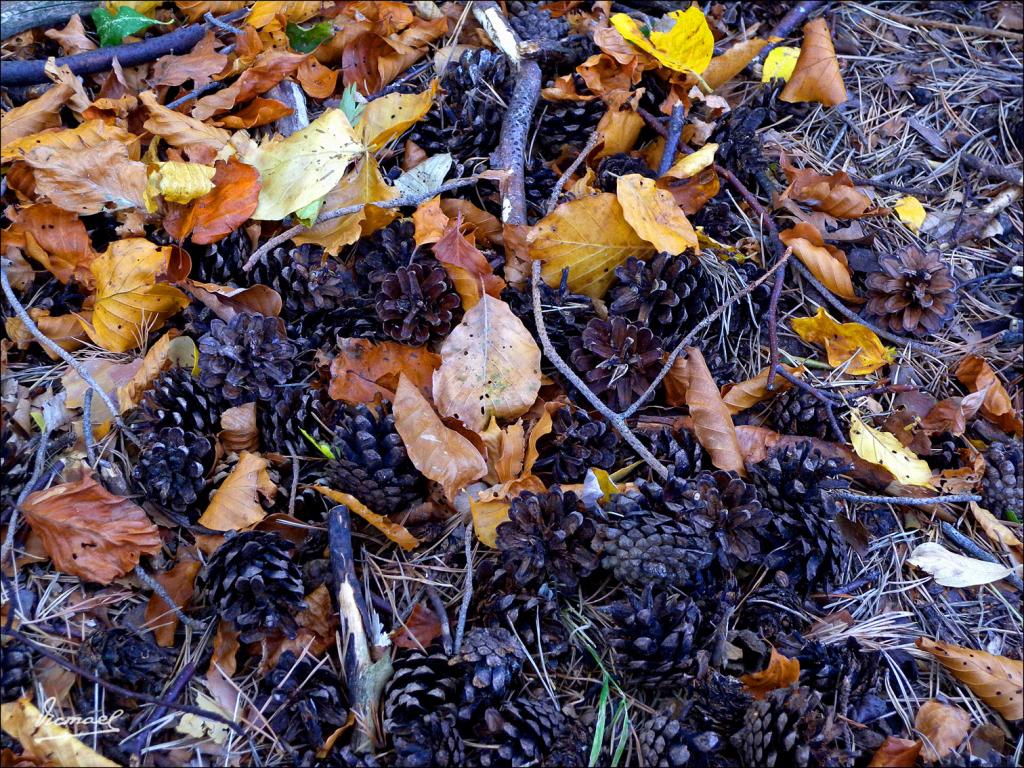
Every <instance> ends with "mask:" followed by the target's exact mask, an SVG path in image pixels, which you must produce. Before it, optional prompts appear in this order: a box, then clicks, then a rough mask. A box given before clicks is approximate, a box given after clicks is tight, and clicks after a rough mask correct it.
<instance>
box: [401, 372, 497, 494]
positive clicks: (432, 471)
mask: <svg viewBox="0 0 1024 768" xmlns="http://www.w3.org/2000/svg"><path fill="white" fill-rule="evenodd" d="M392 409H393V411H394V415H395V429H396V430H397V431H398V434H399V435H400V436H401V438H402V442H403V443H404V444H405V449H406V451H407V452H408V453H409V460H410V461H412V463H413V466H415V467H416V469H418V470H419V471H420V472H421V473H422V474H423V475H424V477H427V478H429V479H431V480H433V481H434V482H436V483H438V484H440V485H441V487H442V488H443V489H444V493H445V496H447V497H448V499H449V500H452V499H454V498H455V496H456V495H457V494H458V492H459V491H460V490H462V489H463V488H464V487H465V486H466V485H467V484H469V483H471V482H472V481H474V480H479V479H480V478H481V477H483V476H484V475H486V474H487V462H486V461H484V457H483V456H481V455H480V452H479V451H478V450H477V449H476V447H475V446H474V445H473V444H472V443H471V442H469V440H467V439H466V438H465V437H463V436H462V435H460V434H459V433H458V432H456V431H455V430H454V429H449V428H448V427H446V426H445V425H444V422H442V421H441V419H440V418H438V416H437V414H436V413H434V408H433V406H431V405H430V403H429V402H428V401H427V400H426V398H424V397H423V393H422V392H420V390H419V389H418V388H417V387H416V386H415V385H413V384H412V383H411V382H410V381H409V380H408V379H407V378H406V377H405V376H404V375H400V376H399V379H398V390H397V391H396V392H395V399H394V402H393V403H392Z"/></svg>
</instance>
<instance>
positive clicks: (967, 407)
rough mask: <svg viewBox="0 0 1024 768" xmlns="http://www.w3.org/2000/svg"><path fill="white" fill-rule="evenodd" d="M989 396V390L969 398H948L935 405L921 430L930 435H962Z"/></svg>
mask: <svg viewBox="0 0 1024 768" xmlns="http://www.w3.org/2000/svg"><path fill="white" fill-rule="evenodd" d="M987 396H988V390H987V389H981V390H978V391H977V392H972V393H971V394H969V395H967V397H947V398H946V399H945V400H940V401H939V402H937V403H936V404H935V407H933V408H932V409H931V410H930V411H929V412H928V415H927V416H925V417H924V420H923V421H922V422H921V428H922V429H924V431H925V432H927V433H928V434H929V435H936V434H939V433H942V432H949V433H951V434H954V435H962V434H963V433H964V430H966V429H967V422H968V421H970V420H971V419H973V418H974V416H975V415H976V414H977V413H978V411H979V410H980V409H981V407H982V405H983V404H984V402H985V398H986V397H987Z"/></svg>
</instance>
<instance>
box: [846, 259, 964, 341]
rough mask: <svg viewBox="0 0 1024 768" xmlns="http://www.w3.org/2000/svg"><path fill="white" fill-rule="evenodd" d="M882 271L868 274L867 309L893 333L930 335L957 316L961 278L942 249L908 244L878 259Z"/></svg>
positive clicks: (867, 311)
mask: <svg viewBox="0 0 1024 768" xmlns="http://www.w3.org/2000/svg"><path fill="white" fill-rule="evenodd" d="M878 263H879V266H880V268H881V271H880V272H875V273H873V274H870V275H868V278H867V281H866V283H867V287H868V302H867V304H865V305H864V312H865V313H866V314H867V315H868V316H869V317H871V318H874V319H876V320H877V321H878V323H879V324H880V325H881V326H882V327H883V328H887V329H888V330H890V331H892V332H893V333H910V334H913V335H915V336H927V335H929V334H933V333H936V332H937V331H939V330H941V329H942V327H943V326H945V325H946V323H947V322H949V320H950V318H952V317H953V312H954V310H955V309H956V303H957V282H956V280H954V279H953V277H952V275H951V274H950V272H949V268H948V267H947V266H946V264H945V263H944V262H943V256H942V254H940V253H939V252H938V251H922V250H921V249H920V248H917V247H915V246H908V247H907V248H905V249H904V250H902V251H900V252H899V253H897V254H894V255H892V256H882V257H881V258H880V259H879V260H878Z"/></svg>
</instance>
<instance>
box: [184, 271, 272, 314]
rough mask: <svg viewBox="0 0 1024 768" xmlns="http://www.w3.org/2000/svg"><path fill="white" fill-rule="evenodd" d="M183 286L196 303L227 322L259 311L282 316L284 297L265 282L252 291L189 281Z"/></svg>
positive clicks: (252, 288)
mask: <svg viewBox="0 0 1024 768" xmlns="http://www.w3.org/2000/svg"><path fill="white" fill-rule="evenodd" d="M183 284H184V286H185V288H186V290H188V292H189V293H191V294H192V295H193V296H194V297H195V299H196V301H198V302H200V303H201V304H202V305H203V306H205V307H207V308H209V309H210V311H211V312H213V314H215V315H216V316H217V317H219V318H220V319H221V320H223V321H224V322H229V321H230V320H231V318H233V317H234V316H235V315H237V314H239V313H240V312H255V313H256V314H259V315H267V316H268V317H277V316H278V315H279V314H281V305H282V303H281V295H280V294H279V293H278V292H277V291H275V290H274V289H273V288H270V287H269V286H266V285H263V284H261V283H257V284H256V285H250V286H249V287H248V288H234V287H231V286H225V285H214V284H213V283H197V282H196V281H195V280H186V281H185V282H184V283H183Z"/></svg>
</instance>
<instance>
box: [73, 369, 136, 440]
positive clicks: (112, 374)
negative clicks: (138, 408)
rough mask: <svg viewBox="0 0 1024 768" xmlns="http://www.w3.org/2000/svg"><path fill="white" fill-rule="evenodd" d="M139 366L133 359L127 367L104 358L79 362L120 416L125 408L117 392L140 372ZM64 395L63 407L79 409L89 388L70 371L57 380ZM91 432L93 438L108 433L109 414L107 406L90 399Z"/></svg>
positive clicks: (76, 373) (97, 400) (80, 378)
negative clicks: (107, 396) (114, 405)
mask: <svg viewBox="0 0 1024 768" xmlns="http://www.w3.org/2000/svg"><path fill="white" fill-rule="evenodd" d="M142 365H143V362H142V360H141V359H135V360H132V361H130V362H127V363H118V362H115V361H114V360H111V359H110V358H108V357H94V358H92V359H89V360H85V361H83V362H82V368H83V369H85V371H86V373H88V374H89V375H90V376H91V377H92V378H93V381H95V382H96V383H97V384H99V386H100V388H101V389H103V390H104V391H105V392H106V393H107V394H108V395H111V396H112V397H113V398H114V403H115V404H116V405H117V406H118V409H119V411H120V413H124V412H125V410H127V407H126V406H124V405H122V404H121V403H119V402H118V401H117V394H116V393H117V392H118V391H119V390H120V389H121V388H122V387H124V386H126V385H127V384H128V383H129V382H131V380H132V379H133V378H135V376H136V375H137V374H138V373H139V371H140V370H142ZM61 383H62V384H63V385H64V391H65V392H66V393H67V397H66V398H65V400H64V405H65V407H67V408H82V407H84V405H85V393H86V391H87V390H88V389H89V388H90V386H91V385H90V384H88V383H87V382H86V381H85V380H84V379H83V378H82V377H81V376H80V375H79V374H78V371H76V370H74V369H73V368H69V369H68V371H67V373H65V374H64V375H63V376H62V377H61ZM91 416H92V428H93V433H94V436H95V437H97V438H101V437H103V436H104V435H106V434H107V432H108V431H109V430H110V420H111V418H112V417H113V414H111V413H110V409H109V408H107V404H106V403H104V402H103V401H102V400H100V399H99V398H98V397H96V398H93V403H92V414H91Z"/></svg>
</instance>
